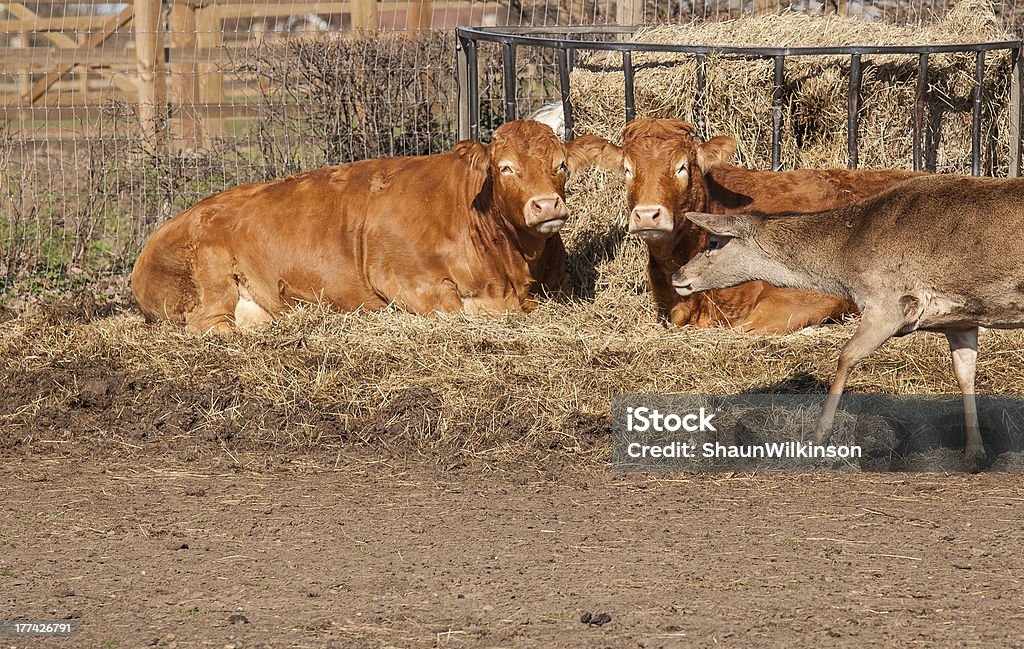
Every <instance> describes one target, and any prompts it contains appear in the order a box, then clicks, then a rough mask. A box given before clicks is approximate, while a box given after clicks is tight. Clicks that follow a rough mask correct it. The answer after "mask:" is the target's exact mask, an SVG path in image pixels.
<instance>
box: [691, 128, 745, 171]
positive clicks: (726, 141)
mask: <svg viewBox="0 0 1024 649" xmlns="http://www.w3.org/2000/svg"><path fill="white" fill-rule="evenodd" d="M739 144H740V143H739V141H737V140H736V138H734V137H733V136H731V135H716V136H715V137H713V138H711V139H710V140H708V141H707V142H703V143H701V144H700V145H699V146H698V147H697V166H698V167H700V170H701V171H704V172H706V171H707V170H708V169H711V168H712V167H716V166H718V165H720V164H723V163H725V162H729V160H730V159H731V158H732V156H733V154H734V153H736V148H737V147H738V146H739Z"/></svg>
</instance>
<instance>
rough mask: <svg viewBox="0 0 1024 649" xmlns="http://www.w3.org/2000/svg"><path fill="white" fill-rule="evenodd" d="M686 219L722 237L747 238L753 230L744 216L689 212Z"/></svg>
mask: <svg viewBox="0 0 1024 649" xmlns="http://www.w3.org/2000/svg"><path fill="white" fill-rule="evenodd" d="M686 218H687V219H689V220H690V221H692V222H693V223H694V224H696V225H697V227H699V228H701V229H703V230H707V231H708V232H710V233H711V234H716V235H718V236H720V237H746V236H747V235H748V234H750V232H751V230H752V224H751V221H750V219H749V218H748V217H746V216H744V215H742V214H707V213H705V212H687V213H686Z"/></svg>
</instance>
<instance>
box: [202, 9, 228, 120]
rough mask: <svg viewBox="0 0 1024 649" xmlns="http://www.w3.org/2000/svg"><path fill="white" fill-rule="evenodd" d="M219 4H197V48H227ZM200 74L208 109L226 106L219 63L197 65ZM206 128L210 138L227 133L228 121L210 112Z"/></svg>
mask: <svg viewBox="0 0 1024 649" xmlns="http://www.w3.org/2000/svg"><path fill="white" fill-rule="evenodd" d="M218 9H219V8H218V6H217V5H216V4H211V5H207V4H205V3H201V4H200V3H197V6H196V47H198V48H200V49H211V50H213V49H218V48H220V47H221V46H223V45H224V32H223V31H222V24H221V18H220V13H219V12H218ZM197 68H198V72H199V100H200V103H201V104H204V105H205V106H204V107H205V108H210V107H212V106H221V105H223V103H224V71H223V70H222V69H221V66H220V64H218V63H203V64H200V65H198V66H197ZM204 125H205V127H206V135H207V136H208V137H210V138H214V137H219V136H221V135H223V134H224V120H223V119H220V118H215V117H210V116H209V113H207V117H206V119H205V122H204Z"/></svg>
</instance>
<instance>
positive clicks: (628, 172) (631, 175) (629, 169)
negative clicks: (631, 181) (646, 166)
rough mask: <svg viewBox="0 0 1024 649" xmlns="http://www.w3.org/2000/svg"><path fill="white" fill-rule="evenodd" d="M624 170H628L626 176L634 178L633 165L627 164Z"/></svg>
mask: <svg viewBox="0 0 1024 649" xmlns="http://www.w3.org/2000/svg"><path fill="white" fill-rule="evenodd" d="M623 170H624V171H625V172H626V177H627V178H632V177H633V167H630V166H629V165H626V166H624V167H623Z"/></svg>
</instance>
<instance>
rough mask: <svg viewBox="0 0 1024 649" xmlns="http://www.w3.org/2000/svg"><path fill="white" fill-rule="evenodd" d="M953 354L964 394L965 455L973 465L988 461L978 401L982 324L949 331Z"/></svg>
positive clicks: (956, 374) (958, 379)
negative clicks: (976, 373)
mask: <svg viewBox="0 0 1024 649" xmlns="http://www.w3.org/2000/svg"><path fill="white" fill-rule="evenodd" d="M946 340H948V341H949V351H950V353H951V354H952V356H953V374H954V375H955V376H956V382H957V384H958V385H959V386H960V392H961V393H962V394H963V398H964V458H965V459H966V460H967V462H968V463H969V464H971V466H972V467H973V468H980V466H981V464H982V463H983V462H984V461H985V442H984V441H982V439H981V427H980V426H979V425H978V404H977V401H976V400H975V397H974V371H975V368H976V366H977V360H978V328H977V327H974V328H973V329H961V330H959V331H947V332H946Z"/></svg>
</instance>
